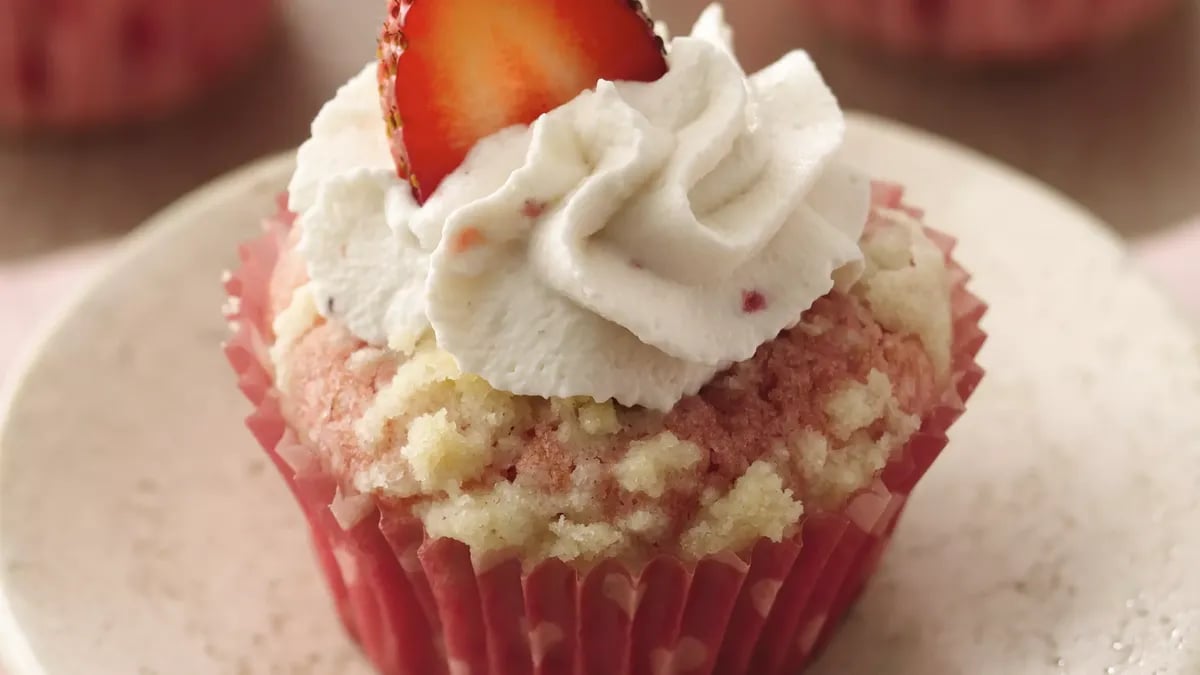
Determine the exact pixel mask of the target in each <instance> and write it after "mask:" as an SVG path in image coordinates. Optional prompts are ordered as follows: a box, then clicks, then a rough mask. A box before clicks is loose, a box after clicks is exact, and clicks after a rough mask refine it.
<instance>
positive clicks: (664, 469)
mask: <svg viewBox="0 0 1200 675" xmlns="http://www.w3.org/2000/svg"><path fill="white" fill-rule="evenodd" d="M702 459H704V453H703V452H701V451H700V448H699V447H698V446H697V445H696V444H695V443H691V442H689V441H681V440H679V438H677V437H676V436H675V434H673V433H671V432H669V431H664V432H662V433H661V434H659V435H657V436H655V437H653V438H650V439H647V440H644V441H634V442H633V443H630V444H629V450H628V451H627V452H626V453H625V456H624V457H623V458H621V461H619V462H617V465H616V466H615V467H614V469H613V473H614V474H615V475H616V478H617V484H618V485H620V486H621V488H622V489H624V490H626V491H628V492H636V493H641V494H644V495H648V496H650V497H654V498H656V499H657V498H658V497H661V496H663V493H664V492H666V490H667V479H668V478H669V477H670V476H671V475H672V474H676V473H679V472H682V471H686V470H687V469H691V468H693V467H695V466H696V465H697V464H699V463H700V460H702Z"/></svg>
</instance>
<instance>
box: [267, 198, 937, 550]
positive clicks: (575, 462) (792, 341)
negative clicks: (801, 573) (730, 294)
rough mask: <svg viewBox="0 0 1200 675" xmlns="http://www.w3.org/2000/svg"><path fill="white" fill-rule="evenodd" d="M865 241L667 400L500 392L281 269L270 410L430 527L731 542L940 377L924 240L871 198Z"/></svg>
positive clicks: (837, 488) (903, 433) (842, 497)
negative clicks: (820, 284)
mask: <svg viewBox="0 0 1200 675" xmlns="http://www.w3.org/2000/svg"><path fill="white" fill-rule="evenodd" d="M862 247H863V250H864V252H865V256H866V265H865V270H864V273H863V275H862V277H861V278H860V279H859V280H858V281H857V283H854V284H847V285H846V286H847V287H846V288H845V289H844V290H835V291H833V292H831V293H830V294H829V295H828V296H826V297H824V298H822V299H821V300H819V301H818V302H817V303H816V304H814V306H813V307H812V309H810V310H809V311H808V312H807V313H806V314H805V315H804V316H803V317H802V320H801V321H800V323H799V324H798V325H796V326H795V327H794V328H792V329H789V330H787V331H784V333H782V334H781V335H780V336H779V338H777V339H776V340H774V341H772V342H769V343H767V344H765V345H763V346H762V347H761V348H760V349H759V352H758V353H757V354H756V355H755V356H754V358H752V359H750V360H749V361H746V362H743V363H739V364H736V365H734V366H733V367H731V368H730V369H729V370H727V371H726V372H724V373H722V374H720V375H718V376H717V377H716V378H715V379H714V380H713V381H712V382H711V383H710V384H709V385H708V386H706V387H705V388H704V389H703V390H702V391H701V392H700V393H699V394H697V395H695V396H690V397H687V398H685V399H683V400H682V401H680V402H679V404H678V405H676V407H675V408H674V409H673V410H671V411H670V412H669V413H666V414H663V413H658V412H655V411H651V410H647V409H642V408H628V407H624V406H619V405H615V404H613V403H612V402H610V401H604V402H599V401H594V400H591V399H587V398H572V399H541V398H534V397H524V396H515V395H512V394H509V393H506V392H502V391H497V390H495V389H493V388H492V387H491V386H489V385H488V384H487V382H485V381H484V380H482V379H481V378H479V377H476V376H474V375H471V374H468V373H463V372H461V370H460V368H459V367H458V364H457V363H456V362H455V360H454V359H453V358H452V357H451V356H450V355H449V354H447V353H446V352H444V351H442V350H441V349H439V348H438V346H437V344H436V341H435V340H434V339H433V337H432V336H429V335H427V336H424V337H422V338H420V339H419V340H417V341H416V342H415V344H414V345H409V346H407V347H406V348H405V349H403V350H397V349H378V348H373V347H369V346H367V345H365V344H362V343H361V342H356V341H354V340H353V339H352V338H350V337H348V336H347V334H346V333H345V331H344V330H342V329H340V328H339V327H338V323H337V322H336V321H330V322H327V323H326V322H324V321H323V320H322V319H321V318H320V317H319V315H318V314H317V311H316V307H315V304H314V299H313V296H312V293H311V292H310V291H309V290H308V287H307V286H305V285H299V286H297V284H302V283H303V280H302V279H301V280H299V281H297V280H295V278H294V277H295V275H294V274H291V273H289V278H288V279H284V280H283V281H280V282H279V283H282V284H290V289H289V290H290V292H291V302H290V304H288V305H287V306H286V308H285V309H282V310H281V311H279V312H278V314H277V317H276V320H275V325H274V329H275V333H276V343H275V345H274V346H273V347H272V350H271V358H272V360H273V361H274V363H275V365H276V377H277V383H278V386H279V387H280V388H281V390H282V391H283V399H284V401H285V402H287V403H288V405H287V406H285V407H286V408H287V409H286V410H285V414H287V415H288V416H289V419H290V420H291V421H292V423H293V425H295V426H297V427H299V428H301V429H302V430H304V431H305V432H307V435H308V437H309V438H310V439H312V440H313V441H314V442H316V443H317V444H318V445H319V446H320V447H321V448H322V450H323V452H328V453H329V458H328V460H329V462H330V464H331V465H332V466H333V467H334V468H335V470H337V471H338V473H339V475H342V476H344V478H345V482H346V484H347V487H348V488H352V489H353V490H356V491H357V492H359V493H362V494H366V495H373V496H375V497H376V498H378V500H379V503H381V504H382V505H384V508H387V509H395V510H398V511H399V512H401V513H403V514H407V515H411V516H413V517H416V518H419V519H421V520H422V521H423V523H424V525H425V528H426V530H427V532H428V533H429V535H430V536H432V537H448V538H452V539H456V540H458V541H462V542H464V543H466V544H468V545H469V546H470V547H471V549H472V552H473V553H475V554H476V555H479V556H483V555H489V554H494V553H497V552H512V553H514V554H516V555H520V556H521V557H522V559H523V560H526V561H530V562H535V561H538V560H542V559H545V558H548V557H554V558H559V559H562V560H565V561H568V562H571V563H572V564H575V565H581V566H586V565H588V564H589V563H590V562H591V561H594V560H597V559H600V558H604V557H608V556H622V557H624V558H625V559H627V560H628V561H631V562H636V561H638V560H647V559H649V558H651V557H653V556H654V555H657V554H659V553H670V554H673V555H678V556H682V557H684V558H685V559H687V558H690V559H695V558H699V557H702V556H705V555H709V554H714V553H719V552H727V551H738V550H742V549H745V548H747V547H749V546H751V545H752V544H753V543H754V542H755V541H756V540H757V539H759V538H760V537H767V538H770V539H773V540H777V541H778V540H780V539H782V538H785V537H788V536H791V535H792V534H794V532H795V528H796V527H797V525H798V524H800V522H801V519H802V516H803V515H804V514H806V513H807V514H813V513H820V512H822V511H825V510H830V509H836V508H839V507H840V506H841V505H842V504H844V503H845V501H846V500H847V499H848V498H849V497H850V496H851V495H853V494H854V493H855V492H857V491H858V490H861V489H863V488H865V487H867V486H868V485H869V484H870V483H871V481H872V480H873V479H874V477H875V476H876V475H877V474H878V473H879V471H880V470H881V469H882V468H883V467H884V466H885V465H886V464H887V462H888V460H889V458H890V457H891V456H892V455H893V454H894V453H895V452H897V451H898V450H899V449H900V448H901V447H903V445H904V444H905V443H906V442H907V441H908V439H909V438H910V437H911V436H912V434H913V433H915V432H916V430H917V429H918V428H919V426H920V421H921V418H922V416H923V415H924V414H925V413H926V412H927V411H928V410H929V409H930V408H931V406H933V405H934V404H936V402H937V401H938V400H940V396H941V392H942V389H943V388H944V387H945V386H946V385H945V383H944V379H945V377H944V375H945V373H946V372H948V369H949V362H950V343H951V338H952V335H951V331H952V324H951V317H950V300H949V287H948V283H949V281H948V274H947V272H946V270H945V265H944V256H943V254H942V253H941V251H940V249H938V248H937V246H936V245H935V244H933V242H931V241H930V240H929V239H928V238H927V237H926V236H925V235H924V233H923V230H922V229H921V228H920V226H919V224H917V223H916V221H914V220H912V218H911V217H909V216H907V215H906V214H903V213H900V212H885V211H877V212H876V214H875V215H874V216H873V221H872V224H871V225H870V226H869V227H868V230H867V234H866V235H865V237H864V239H863V242H862ZM295 255H296V254H295V253H294V252H289V253H286V254H285V256H284V261H283V262H282V263H281V267H283V268H287V269H291V268H294V264H291V263H290V262H289V260H288V257H289V256H293V257H294V256H295ZM273 291H275V292H276V294H277V295H278V294H279V293H278V291H280V289H273ZM743 301H744V303H746V305H745V306H746V307H748V308H749V309H748V310H747V311H750V310H752V309H753V307H754V306H756V305H757V303H758V301H759V300H758V299H756V298H753V297H750V296H746V297H744V298H743ZM762 301H763V302H765V298H764V299H762Z"/></svg>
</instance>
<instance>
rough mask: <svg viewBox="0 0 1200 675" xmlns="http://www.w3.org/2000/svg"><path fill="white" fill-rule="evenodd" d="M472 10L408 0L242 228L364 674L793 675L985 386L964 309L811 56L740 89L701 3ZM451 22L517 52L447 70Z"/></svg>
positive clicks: (257, 323) (256, 393) (530, 1)
mask: <svg viewBox="0 0 1200 675" xmlns="http://www.w3.org/2000/svg"><path fill="white" fill-rule="evenodd" d="M479 1H480V0H444V3H443V4H440V5H436V6H435V5H434V4H429V5H422V4H420V3H417V4H401V3H394V4H393V12H392V13H391V14H390V15H389V20H388V24H387V26H386V27H385V30H384V38H383V41H382V48H381V50H380V55H381V65H380V67H379V68H378V73H377V72H376V68H375V67H374V66H368V68H366V69H365V70H364V71H363V72H362V73H361V74H360V75H359V76H357V77H356V78H354V79H353V80H351V82H349V83H348V84H347V85H346V86H345V87H343V88H342V89H341V90H340V91H339V92H338V94H337V95H336V96H335V98H334V99H333V100H332V101H330V103H328V104H327V105H326V107H325V109H324V110H323V111H322V112H321V114H320V115H319V116H318V118H317V120H316V121H315V122H314V124H313V136H312V138H311V139H310V140H309V141H308V142H306V143H305V144H304V146H303V147H302V148H301V150H300V153H299V155H298V168H297V171H296V174H295V176H294V177H293V180H292V182H291V185H290V188H289V194H288V195H287V196H286V197H285V198H284V204H283V206H282V208H281V209H280V211H279V213H278V214H277V215H276V216H275V217H273V218H271V219H269V220H268V221H267V233H266V235H265V236H263V237H262V238H260V239H257V240H255V241H253V242H251V243H249V244H247V245H246V246H244V247H243V248H242V250H241V256H240V257H241V260H242V266H241V268H240V269H239V270H238V271H236V272H235V273H233V274H232V275H231V276H230V277H229V279H228V281H227V284H226V287H227V290H228V292H229V295H230V303H229V306H228V308H227V316H228V318H229V319H230V321H231V324H232V325H233V327H234V330H235V334H234V337H233V338H232V339H231V341H230V342H229V344H228V345H227V348H226V353H227V355H228V357H229V360H230V363H231V364H232V365H233V367H234V369H235V371H236V372H237V374H238V381H239V385H240V387H241V389H242V391H243V392H244V393H245V394H246V395H247V397H248V398H249V399H250V401H251V402H252V403H253V404H254V406H255V412H254V414H253V415H252V416H251V418H250V420H249V426H250V428H251V430H252V431H253V433H254V434H255V436H256V438H257V439H258V440H259V441H260V443H261V444H262V446H263V448H264V449H265V450H266V452H267V453H268V455H269V456H270V457H271V458H272V460H273V461H274V463H275V465H276V466H277V467H278V468H279V470H280V472H281V474H282V475H283V477H284V479H285V480H286V481H287V483H288V485H289V486H290V487H291V488H292V491H293V493H294V494H295V496H296V498H297V500H298V502H299V504H300V506H301V509H302V511H303V512H304V515H305V517H306V518H307V520H308V523H309V525H310V528H311V531H312V535H313V541H314V544H315V547H316V551H317V555H318V559H319V560H320V563H321V565H322V569H323V570H324V572H325V575H326V578H327V580H328V582H329V585H330V588H331V590H332V592H333V595H334V598H335V601H336V604H337V608H338V611H339V612H340V614H341V617H342V619H343V621H344V623H345V625H346V626H347V629H348V630H349V632H350V634H351V635H352V636H353V637H354V638H355V639H356V640H357V641H358V642H359V643H360V644H361V646H362V648H363V650H364V652H365V654H366V655H367V657H368V658H369V659H370V660H371V662H372V663H373V664H374V665H375V666H376V667H377V669H378V670H379V671H380V672H381V673H384V675H402V674H410V673H421V674H430V675H459V674H461V673H478V674H489V673H491V674H508V673H544V674H547V675H559V674H563V675H575V674H578V675H583V674H596V675H599V674H605V675H609V674H612V675H621V674H624V673H681V674H682V673H717V674H721V675H726V674H729V675H733V674H754V675H784V674H785V673H795V672H797V671H798V669H799V668H801V667H802V666H803V665H804V664H805V663H807V662H808V661H809V660H810V659H811V658H812V657H813V655H814V654H815V653H817V651H818V650H819V649H820V646H821V645H822V644H823V643H824V641H825V640H827V639H828V637H829V636H830V635H831V634H832V632H833V631H834V629H835V628H836V626H837V625H838V622H839V619H840V618H841V617H842V616H843V615H844V614H845V612H846V610H847V609H848V607H849V606H850V604H851V603H852V602H853V601H854V599H855V598H856V597H857V596H858V594H859V593H860V592H861V591H862V589H863V587H864V585H865V584H866V582H867V579H868V578H869V576H870V574H871V573H872V572H873V571H874V569H875V567H876V565H877V564H878V562H879V559H880V556H881V555H882V553H883V551H884V549H885V547H886V545H887V543H888V541H889V540H890V538H891V536H892V532H893V529H894V527H895V525H896V522H897V519H898V518H899V516H900V514H901V512H902V511H903V508H904V504H905V502H906V500H907V499H908V497H909V495H910V494H911V492H912V490H913V488H914V487H915V485H916V483H917V482H918V481H919V479H920V478H921V477H922V476H923V475H924V474H925V472H926V470H927V469H928V468H929V466H930V465H931V463H932V462H933V461H934V460H935V459H936V457H937V456H938V455H939V454H940V452H941V451H942V450H943V448H944V447H945V446H946V444H947V436H946V432H947V430H948V428H949V427H950V425H951V424H952V423H953V422H954V421H955V420H956V419H957V418H958V417H959V416H960V415H961V414H962V413H963V412H964V410H965V403H966V399H967V398H968V397H969V396H970V395H971V393H972V391H973V390H974V389H975V387H976V385H977V384H978V383H979V382H980V379H981V377H982V371H981V370H980V369H979V367H978V366H977V365H976V364H975V361H974V356H975V354H976V353H977V351H978V350H979V349H980V347H981V346H982V344H983V341H984V334H983V333H982V332H981V331H980V329H979V327H978V321H979V319H980V318H981V317H982V315H983V313H984V309H985V307H984V305H983V303H982V302H980V301H979V300H978V299H977V298H975V297H974V296H973V295H971V294H970V293H969V292H968V291H967V290H966V288H965V284H966V281H967V275H966V273H965V272H964V271H963V270H962V268H961V267H959V265H958V264H957V263H956V262H954V260H953V259H952V258H951V256H950V254H951V250H952V248H953V245H952V240H951V239H950V238H948V237H946V236H945V235H942V234H939V233H937V232H935V231H933V230H931V229H929V228H927V227H926V226H924V224H923V222H922V219H923V214H922V213H921V211H919V210H917V209H915V208H912V207H910V206H908V205H906V204H905V203H904V201H903V191H902V189H901V188H899V187H897V186H895V185H892V184H886V183H880V182H872V181H870V180H869V179H865V178H863V177H862V176H861V175H859V174H858V173H857V172H855V171H853V170H852V169H849V168H848V167H846V166H845V165H843V164H842V162H841V160H840V157H839V155H838V149H839V147H840V145H841V138H842V135H843V132H844V122H843V118H842V114H841V111H840V110H839V109H838V107H837V105H836V101H835V100H834V99H833V96H832V94H831V93H830V92H829V91H828V89H827V88H826V87H825V85H824V83H823V82H822V81H821V80H820V78H819V76H818V75H817V73H816V70H815V67H814V66H813V65H812V63H811V61H810V60H808V59H807V57H806V56H804V55H803V54H799V53H796V54H792V55H789V56H787V57H785V58H784V59H782V60H781V61H780V63H779V64H777V65H776V66H773V67H771V68H769V69H767V70H765V71H763V73H760V74H755V75H752V76H747V75H746V74H745V73H744V72H743V71H742V70H741V68H740V66H738V65H737V63H736V61H735V60H734V58H733V56H732V50H731V49H730V46H729V39H730V38H729V30H728V28H727V27H726V26H725V25H724V23H723V21H722V18H721V13H720V10H719V9H715V8H714V9H710V10H709V11H708V12H706V13H705V15H704V17H702V19H701V21H700V23H699V24H698V25H697V27H696V29H695V30H694V31H693V34H692V35H691V36H689V37H681V38H676V39H674V40H671V41H670V42H669V44H668V43H666V42H665V41H660V40H656V39H654V37H655V36H654V34H653V32H652V28H651V26H652V25H653V24H652V23H651V22H649V21H648V20H647V19H646V18H645V17H644V15H643V14H642V13H641V12H640V11H639V8H637V7H633V6H631V5H630V4H629V3H628V2H626V0H557V4H556V5H555V6H554V11H553V12H550V11H548V10H547V8H548V7H549V5H547V4H546V3H544V2H543V1H542V0H517V1H516V2H514V3H512V4H508V5H504V6H498V5H491V6H487V7H482V6H480V5H478V4H476V3H477V2H479ZM423 7H427V8H429V9H428V10H424V9H422V8H423ZM575 12H578V13H577V14H576V13H575ZM466 16H469V17H470V18H471V19H472V20H473V22H474V23H470V24H469V27H470V29H478V30H483V31H495V32H496V35H497V36H499V37H496V38H495V40H496V41H495V42H492V43H489V44H492V45H497V44H498V45H502V47H494V46H493V47H490V49H493V50H495V49H499V53H498V54H489V56H490V58H489V59H487V60H484V61H480V60H473V61H471V64H470V65H471V67H470V68H465V69H463V70H462V71H461V74H463V75H464V76H467V75H469V76H470V78H468V79H470V81H471V82H478V81H479V80H478V79H475V78H478V76H479V75H480V73H479V72H478V70H479V69H480V68H493V69H494V70H493V71H492V72H490V73H487V74H488V75H490V76H492V78H493V80H492V82H493V83H499V85H502V86H496V87H489V86H480V85H475V84H466V85H463V84H462V83H461V82H458V81H457V80H456V79H455V78H456V76H457V75H459V74H460V71H458V70H456V68H457V67H458V66H459V65H460V64H458V63H456V62H453V61H447V59H453V58H456V57H455V56H453V55H452V54H451V52H448V51H445V50H446V45H445V44H436V43H435V44H433V45H432V47H430V46H429V44H428V41H429V40H431V39H432V37H431V36H437V38H438V40H440V41H442V42H443V43H445V42H449V43H452V44H458V43H459V42H460V41H461V43H462V44H467V45H469V44H472V43H474V41H472V40H464V39H463V38H462V36H461V35H460V34H459V31H461V30H464V29H463V28H462V26H463V25H464V23H463V19H464V17H466ZM573 19H576V20H578V23H573V21H572V20H573ZM516 26H537V27H538V28H537V31H550V32H549V33H538V32H537V31H533V32H529V31H522V32H520V35H519V36H517V35H512V36H509V37H512V38H513V40H512V41H511V42H508V41H507V40H506V39H505V38H506V34H505V31H506V30H515V27H516ZM580 30H586V31H587V32H588V34H591V35H597V34H604V33H605V32H606V31H612V32H613V35H612V36H610V37H613V38H617V37H627V38H628V39H622V40H618V41H617V42H611V41H610V40H608V39H606V40H602V41H600V42H598V43H588V42H587V40H586V39H580V40H579V42H573V41H572V39H571V38H572V36H575V35H577V34H578V33H576V32H574V31H580ZM627 33H628V35H626V34H627ZM518 37H519V39H517V38H518ZM543 40H544V42H543ZM604 44H623V45H625V46H626V47H627V51H626V52H624V53H623V54H622V55H621V57H620V59H626V60H625V61H620V62H615V61H610V60H609V59H608V57H607V56H606V55H605V54H604V53H596V52H595V51H592V50H596V49H601V50H603V49H605V48H604V47H603V45H604ZM660 45H661V46H660ZM662 46H666V48H667V49H666V52H667V53H666V54H665V56H664V55H663V54H662V52H661V51H660V49H662ZM423 47H424V48H426V49H428V50H429V51H421V50H422V48H423ZM506 49H507V51H506ZM456 53H457V54H460V55H461V54H462V53H463V52H462V51H461V50H460V51H458V52H456ZM467 53H468V54H469V53H470V49H469V48H468V49H467ZM481 53H482V52H481ZM414 54H419V56H412V55H414ZM431 54H433V55H434V56H433V57H431V56H430V55H431ZM555 55H556V58H554V59H553V60H552V61H553V62H547V61H545V59H547V58H550V57H551V56H555ZM410 56H411V59H412V60H410V61H405V59H408V58H410ZM501 57H504V58H501ZM463 58H466V57H463ZM468 60H470V59H469V58H468ZM610 67H612V68H617V69H618V70H619V72H624V73H635V74H636V77H638V78H640V79H639V80H638V81H631V80H615V81H614V80H609V79H607V77H606V75H607V74H609V73H610V72H611V71H609V70H608V68H610ZM428 68H434V69H436V73H437V74H436V78H437V83H440V85H441V86H439V87H432V86H430V85H432V84H434V81H433V80H432V79H426V78H432V77H434V76H432V75H430V73H429V72H428V71H427V70H426V69H428ZM590 68H596V69H598V70H599V71H600V72H598V73H596V74H595V77H590V76H587V77H583V78H582V80H584V81H590V82H591V84H590V85H587V86H585V87H584V88H583V89H581V90H577V89H575V88H574V86H566V87H565V88H564V89H559V87H560V86H562V85H561V83H562V81H563V80H564V79H569V78H574V77H577V76H579V75H580V73H586V72H588V69H590ZM454 85H457V87H456V86H454ZM749 85H752V86H749ZM381 94H382V97H383V110H384V113H383V114H382V115H381V114H380V112H379V109H378V101H377V98H378V97H379V96H380V95H381ZM406 97H411V98H406ZM443 97H461V98H457V99H456V102H457V103H460V104H461V103H462V102H465V101H472V102H475V103H479V102H480V101H484V102H487V101H491V102H493V103H495V105H494V106H485V107H483V108H481V109H480V110H483V111H485V112H486V114H482V113H481V114H476V112H475V111H473V110H464V109H463V108H462V107H461V105H460V106H452V107H438V105H439V104H441V105H443V106H444V105H446V101H444V100H440V99H441V98H443ZM534 99H536V100H538V101H539V103H538V104H539V105H542V106H543V107H544V108H545V111H544V112H543V113H541V114H540V115H536V116H533V117H532V118H530V116H529V113H530V111H531V110H535V109H536V107H530V104H529V101H530V100H534ZM421 106H431V107H433V108H435V111H433V112H431V111H429V110H425V109H423V108H422V107H421ZM748 111H753V112H754V114H755V124H749V123H748V121H749V119H750V117H749V116H748V114H747V113H748ZM447 118H453V119H454V120H455V122H456V124H453V125H451V124H448V123H447V121H446V120H447ZM522 119H524V120H525V121H521V120H522ZM430 125H432V126H430ZM464 129H466V130H468V131H474V132H477V133H478V137H477V138H474V140H470V138H471V137H470V136H469V135H467V136H464V135H462V134H464ZM598 129H600V130H603V133H595V134H593V133H592V132H593V131H595V130H598ZM705 139H707V140H705ZM431 158H433V160H431ZM434 160H436V161H434ZM705 164H707V165H708V168H707V169H705V170H703V171H700V170H696V168H695V167H697V166H702V165H705ZM685 168H686V170H685ZM710 178H712V179H716V178H719V179H720V180H719V181H709V179H710ZM677 183H679V184H687V189H679V190H677V191H676V189H675V187H677V186H676V185H675V184H677ZM673 186H675V187H673ZM764 188H769V189H765V191H764ZM680 195H682V196H680ZM649 213H654V214H655V215H654V217H649V216H648V215H646V214H649ZM585 223H586V224H588V225H587V226H586V227H581V225H582V224H585ZM714 233H719V234H720V236H715V234H714ZM733 259H743V262H741V263H738V264H731V263H730V261H731V260H733ZM559 272H562V274H559Z"/></svg>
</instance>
